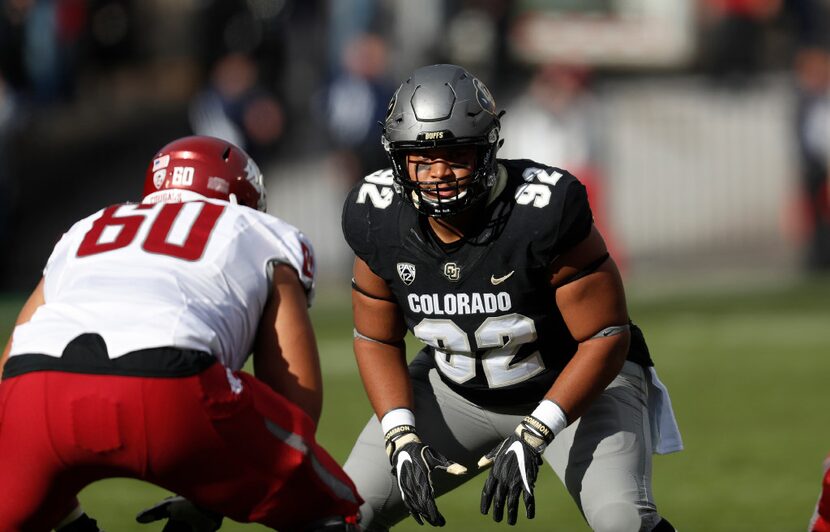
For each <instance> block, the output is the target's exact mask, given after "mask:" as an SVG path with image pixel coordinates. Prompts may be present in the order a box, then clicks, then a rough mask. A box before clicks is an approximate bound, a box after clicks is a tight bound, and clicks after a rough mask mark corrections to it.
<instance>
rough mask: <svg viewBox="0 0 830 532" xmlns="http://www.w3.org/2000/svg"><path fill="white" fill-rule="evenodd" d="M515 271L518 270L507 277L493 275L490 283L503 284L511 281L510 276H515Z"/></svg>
mask: <svg viewBox="0 0 830 532" xmlns="http://www.w3.org/2000/svg"><path fill="white" fill-rule="evenodd" d="M515 271H516V270H513V271H511V272H510V273H508V274H507V275H502V276H501V277H496V276H495V275H491V276H490V282H491V283H493V284H501V283H503V282H505V281H506V280H508V279H510V276H511V275H513V272H515Z"/></svg>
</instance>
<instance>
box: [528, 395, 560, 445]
mask: <svg viewBox="0 0 830 532" xmlns="http://www.w3.org/2000/svg"><path fill="white" fill-rule="evenodd" d="M530 415H531V416H533V417H535V418H536V419H538V420H539V421H541V422H542V423H544V424H545V425H547V426H548V427H550V430H551V432H553V435H554V436H556V435H557V434H559V433H560V432H561V431H562V429H564V428H565V427H567V426H568V418H567V417H566V416H565V412H564V411H563V410H562V409H561V408H559V405H558V404H556V403H554V402H553V401H551V400H549V399H544V400H542V402H541V403H539V406H537V407H536V410H534V411H533V413H531V414H530Z"/></svg>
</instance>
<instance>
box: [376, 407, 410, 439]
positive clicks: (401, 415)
mask: <svg viewBox="0 0 830 532" xmlns="http://www.w3.org/2000/svg"><path fill="white" fill-rule="evenodd" d="M400 425H412V426H413V427H414V426H415V414H413V413H412V410H410V409H408V408H396V409H394V410H390V411H389V412H387V413H385V414H384V415H383V419H381V420H380V428H381V430H382V431H383V433H384V434H386V433H387V432H389V431H390V430H392V429H394V428H395V427H398V426H400Z"/></svg>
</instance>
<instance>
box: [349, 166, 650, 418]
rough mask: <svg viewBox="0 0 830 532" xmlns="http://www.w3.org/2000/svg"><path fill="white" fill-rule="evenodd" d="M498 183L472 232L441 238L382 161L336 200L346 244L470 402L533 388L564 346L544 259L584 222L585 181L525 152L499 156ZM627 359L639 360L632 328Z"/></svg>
mask: <svg viewBox="0 0 830 532" xmlns="http://www.w3.org/2000/svg"><path fill="white" fill-rule="evenodd" d="M499 163H500V167H501V168H502V169H503V170H500V172H499V174H500V175H499V180H498V181H499V184H498V185H497V186H496V188H495V190H497V191H498V190H499V189H501V191H500V192H498V194H497V195H496V197H495V198H491V199H490V201H489V203H488V205H487V207H486V214H485V215H484V216H485V217H486V223H482V224H481V227H480V229H479V230H478V231H477V232H476V234H475V235H472V236H471V235H465V238H464V239H462V240H461V241H459V242H457V243H455V244H452V245H446V244H442V243H441V242H439V241H438V240H437V238H436V237H435V236H433V234H432V232H431V231H430V230H429V228H428V226H427V222H426V220H425V219H424V218H423V217H422V216H421V215H419V213H418V212H417V211H416V210H415V209H414V208H413V207H412V206H411V205H410V204H409V203H407V202H406V201H404V200H403V199H402V198H401V197H400V195H398V194H396V193H395V191H394V189H393V182H392V171H391V170H382V171H379V172H375V173H374V174H371V175H369V176H367V177H366V178H365V179H364V180H363V181H361V182H360V183H358V184H357V185H356V186H355V187H354V189H353V190H352V191H351V193H350V194H349V196H348V198H347V199H346V203H345V206H344V209H343V220H342V223H343V233H344V235H345V237H346V241H347V242H348V244H349V246H350V247H351V248H352V249H353V250H354V252H355V254H356V255H357V256H358V257H360V258H361V259H362V260H363V261H365V262H366V264H367V265H368V266H369V268H371V270H372V271H373V272H374V273H375V274H376V275H378V276H379V277H381V278H383V279H384V280H385V281H386V283H387V284H388V285H389V287H390V289H391V290H392V292H393V294H394V295H395V298H396V300H397V302H398V304H399V305H400V307H401V309H402V312H403V315H404V319H405V320H406V325H407V327H408V328H409V330H410V331H411V332H412V333H413V334H414V335H415V336H416V337H417V338H418V339H419V340H421V341H422V342H424V343H425V344H427V346H428V349H430V350H431V351H432V352H433V354H434V357H435V364H436V367H437V369H438V371H439V374H440V375H441V378H442V379H443V380H444V381H445V382H446V383H447V384H448V385H449V386H450V387H452V388H453V389H454V390H456V391H457V392H458V393H460V394H462V395H464V396H465V397H467V398H469V399H470V400H472V401H474V402H477V403H480V404H508V403H513V404H515V403H521V402H533V401H538V400H540V399H541V398H542V396H543V395H544V393H545V392H547V390H548V389H549V388H550V386H551V385H552V384H553V381H554V380H555V379H556V376H557V375H558V374H559V372H560V371H561V370H562V368H563V367H564V366H565V364H567V363H568V361H569V360H570V359H571V357H572V356H573V355H574V353H575V352H576V348H577V342H576V340H574V338H573V337H572V336H571V334H570V332H569V331H568V329H567V327H566V325H565V322H564V321H563V319H562V315H561V313H560V312H559V309H558V308H557V306H556V299H555V296H554V292H555V289H554V288H553V287H552V286H551V285H550V277H551V269H550V265H551V263H552V262H553V260H554V259H555V258H556V257H557V256H558V255H560V254H561V253H563V252H565V251H567V250H568V249H570V248H571V247H573V246H574V245H576V244H577V243H579V242H581V241H582V240H584V239H585V238H586V237H587V236H588V234H589V232H590V230H591V225H592V223H593V218H592V215H591V209H590V206H589V205H588V198H587V195H586V192H585V187H584V186H583V185H582V184H581V183H580V182H579V181H578V180H577V179H576V178H575V177H574V176H572V175H571V174H570V173H568V172H567V171H565V170H562V169H559V168H553V167H550V166H545V165H542V164H539V163H536V162H533V161H529V160H499ZM628 358H629V359H631V360H634V361H636V362H638V363H640V364H642V365H650V364H651V360H650V358H649V355H648V350H647V348H646V344H645V341H644V339H643V337H642V334H641V332H640V331H639V329H637V328H636V327H632V340H631V347H630V350H629V355H628Z"/></svg>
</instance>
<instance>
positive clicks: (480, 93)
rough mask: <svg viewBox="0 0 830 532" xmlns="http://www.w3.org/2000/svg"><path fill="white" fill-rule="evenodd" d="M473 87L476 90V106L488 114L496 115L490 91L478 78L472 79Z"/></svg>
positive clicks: (494, 103)
mask: <svg viewBox="0 0 830 532" xmlns="http://www.w3.org/2000/svg"><path fill="white" fill-rule="evenodd" d="M473 85H474V86H475V88H476V97H477V98H478V104H479V105H480V106H481V108H482V109H484V110H485V111H487V112H488V113H493V114H495V113H496V100H495V99H494V98H493V95H492V94H490V90H489V89H488V88H487V87H486V86H485V85H484V83H482V82H481V81H480V80H479V79H478V78H473Z"/></svg>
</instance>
